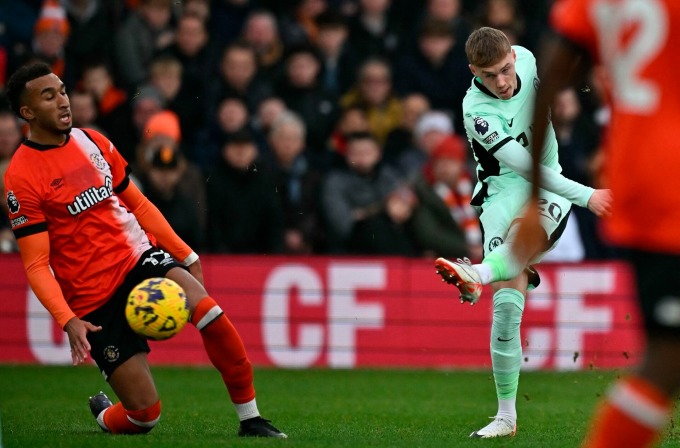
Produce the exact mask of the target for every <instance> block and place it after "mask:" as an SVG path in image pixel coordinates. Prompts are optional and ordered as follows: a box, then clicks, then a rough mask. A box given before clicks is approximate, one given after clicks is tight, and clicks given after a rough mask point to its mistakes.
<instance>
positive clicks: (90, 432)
mask: <svg viewBox="0 0 680 448" xmlns="http://www.w3.org/2000/svg"><path fill="white" fill-rule="evenodd" d="M153 371H154V376H155V379H156V385H157V387H158V389H159V391H160V394H161V399H162V402H163V413H162V418H161V421H160V423H159V424H158V426H157V427H156V428H155V429H154V430H153V431H152V432H151V433H149V434H146V435H142V436H111V435H108V434H104V433H102V432H101V431H100V430H99V428H98V426H97V424H96V422H95V421H94V418H93V417H92V415H91V414H90V411H89V409H88V406H87V397H88V396H89V395H91V394H93V393H96V392H98V391H99V390H100V389H101V390H104V391H105V392H107V393H109V394H110V395H112V394H111V390H110V389H109V388H108V385H107V384H106V383H105V382H104V380H103V379H102V377H101V376H100V375H99V373H98V372H97V370H96V369H95V368H94V367H91V366H87V367H78V368H73V367H43V366H0V417H1V424H2V439H1V440H2V446H3V448H14V447H29V448H39V447H50V448H53V447H68V448H75V447H88V448H89V447H96V448H107V447H117V448H121V447H122V448H126V447H140V446H153V447H218V446H219V447H222V446H232V447H233V446H283V445H285V446H287V447H352V448H354V447H442V446H448V447H468V446H475V447H476V446H485V447H486V446H491V447H541V448H546V447H558V448H561V447H576V446H578V445H579V442H580V440H581V437H582V436H583V433H584V431H585V426H586V423H587V421H588V418H589V416H590V414H591V412H592V409H593V406H594V405H595V403H596V402H597V400H598V397H599V396H600V395H601V394H602V393H603V392H604V391H605V390H606V387H607V384H608V383H609V382H610V381H612V380H613V379H614V378H616V376H617V372H611V371H610V372H599V371H588V372H579V373H549V372H542V373H539V372H531V373H523V374H522V376H521V379H520V393H519V396H518V412H519V416H520V418H519V422H518V423H519V430H518V433H517V436H516V437H514V438H511V439H495V440H471V439H469V438H468V434H469V433H470V432H471V431H473V430H475V429H479V428H480V427H482V426H483V425H485V424H486V423H487V422H488V420H487V417H488V416H490V415H493V414H494V413H495V411H496V404H495V393H494V387H493V381H492V379H491V375H490V372H468V371H462V372H461V371H435V370H280V369H257V370H256V374H255V383H256V387H257V391H258V405H259V407H260V411H261V412H262V414H263V415H264V416H265V417H267V418H271V419H272V420H273V423H274V424H276V425H277V426H278V427H279V428H280V429H281V430H283V431H284V432H286V433H287V434H288V436H289V439H288V440H264V439H257V440H256V439H241V438H239V437H237V436H236V431H237V427H238V422H237V418H236V414H235V413H234V411H233V408H232V407H231V404H230V403H229V400H228V397H227V394H226V390H225V389H224V387H223V385H222V383H221V379H220V377H219V375H218V374H217V373H216V372H215V371H214V370H212V369H194V368H174V367H173V368H166V367H163V368H161V367H155V368H154V369H153ZM677 417H678V415H677V414H676V416H675V418H674V419H673V420H674V421H677ZM666 436H667V437H666V441H665V442H664V444H663V445H662V446H663V447H673V446H680V429H678V428H676V427H675V426H674V424H671V426H670V428H669V430H668V432H667V435H666Z"/></svg>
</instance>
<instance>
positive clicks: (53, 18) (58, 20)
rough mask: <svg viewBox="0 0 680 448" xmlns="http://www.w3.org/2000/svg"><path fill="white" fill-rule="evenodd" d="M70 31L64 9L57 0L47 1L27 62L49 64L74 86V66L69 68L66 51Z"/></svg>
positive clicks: (34, 34)
mask: <svg viewBox="0 0 680 448" xmlns="http://www.w3.org/2000/svg"><path fill="white" fill-rule="evenodd" d="M70 30H71V29H70V26H69V23H68V19H67V18H66V11H65V10H64V8H62V7H61V5H60V4H59V3H58V2H57V1H56V0H45V2H44V3H43V6H42V8H41V10H40V16H39V17H38V20H37V21H36V22H35V26H34V31H33V44H32V52H30V53H29V55H27V61H28V60H32V61H36V60H39V61H42V62H45V63H47V64H48V65H49V66H50V68H51V69H52V72H53V73H54V74H55V75H57V76H59V78H61V79H62V80H63V81H64V83H66V84H68V85H69V86H72V85H73V82H74V78H73V73H71V70H72V69H73V66H72V65H69V66H68V67H67V65H66V52H65V49H64V48H65V46H66V41H67V40H68V36H69V33H70ZM67 68H68V69H69V70H68V71H67Z"/></svg>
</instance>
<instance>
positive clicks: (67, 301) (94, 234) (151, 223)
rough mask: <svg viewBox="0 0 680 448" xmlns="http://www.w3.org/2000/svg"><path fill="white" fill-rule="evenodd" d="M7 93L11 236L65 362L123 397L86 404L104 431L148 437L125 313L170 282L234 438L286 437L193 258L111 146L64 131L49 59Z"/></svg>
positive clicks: (62, 104)
mask: <svg viewBox="0 0 680 448" xmlns="http://www.w3.org/2000/svg"><path fill="white" fill-rule="evenodd" d="M7 97H8V99H9V102H10V105H11V107H12V109H13V110H14V112H15V113H16V114H17V115H18V116H19V117H21V118H23V119H24V120H26V122H27V123H28V126H29V131H30V134H29V137H28V139H27V140H26V141H24V142H23V144H22V145H21V146H20V147H19V148H18V149H17V151H16V153H15V154H14V156H13V157H12V160H11V162H10V165H9V167H8V169H7V172H6V174H5V187H6V191H7V203H8V206H9V216H10V220H11V224H12V229H13V231H14V234H15V236H16V238H17V241H18V244H19V249H20V251H21V258H22V261H23V263H24V266H25V268H26V275H27V277H28V280H29V283H30V285H31V288H32V289H33V291H34V292H35V294H36V296H37V297H38V299H39V300H40V301H41V303H42V304H43V305H44V306H45V308H46V309H47V310H48V311H49V312H50V314H51V315H52V316H53V317H54V319H55V320H56V321H57V322H58V324H59V325H60V327H61V328H63V329H64V331H65V332H66V333H67V335H68V339H69V343H70V345H71V356H72V361H73V364H74V365H77V364H80V363H82V362H84V361H85V359H86V358H87V356H88V353H89V354H90V355H91V356H92V358H93V359H94V361H95V362H96V363H97V366H98V367H99V369H100V370H101V372H102V374H103V375H104V377H105V378H106V380H107V381H108V382H109V384H110V385H111V388H112V389H113V390H114V392H115V393H116V395H117V396H118V398H119V400H120V401H119V402H118V403H116V404H115V405H113V404H112V403H111V401H110V400H109V399H108V398H107V397H106V395H104V394H103V393H100V394H97V395H95V396H94V397H91V398H90V409H91V410H92V413H93V414H94V415H95V417H96V418H97V422H98V423H99V425H100V426H101V428H102V429H103V430H104V431H107V432H111V433H114V434H121V433H126V434H135V433H144V432H148V431H149V430H151V428H153V427H154V426H155V425H156V423H157V422H158V420H159V418H160V413H161V404H160V399H159V396H158V392H157V391H156V387H155V385H154V381H153V377H152V375H151V372H150V369H149V365H148V362H147V353H148V352H149V346H148V344H147V342H146V340H145V339H142V338H141V337H139V336H137V335H136V334H135V333H134V332H133V331H132V330H131V329H130V327H129V325H128V324H127V321H126V319H125V313H124V309H125V303H126V298H127V295H128V294H129V292H130V290H131V289H132V288H133V287H134V286H135V285H136V284H138V283H139V282H141V281H142V280H143V279H145V278H150V277H167V278H169V279H172V280H174V281H175V282H177V283H178V284H179V285H180V286H181V287H182V288H183V289H184V291H185V292H186V295H187V298H188V301H189V308H190V311H191V322H192V323H193V324H194V325H195V326H196V328H197V329H198V330H199V331H200V334H201V337H202V339H203V343H204V346H205V350H206V352H207V354H208V356H209V358H210V360H211V361H212V363H213V365H214V366H215V367H216V368H217V369H218V370H219V371H220V373H221V375H222V379H223V380H224V383H225V384H226V387H227V390H228V392H229V396H230V398H231V401H232V402H233V403H234V406H235V408H236V412H237V414H238V416H239V420H240V427H239V431H238V434H239V435H240V436H261V437H277V438H285V437H286V435H285V434H283V433H282V432H281V431H279V430H278V429H276V428H275V427H274V426H272V425H271V424H270V423H269V421H268V420H265V419H263V418H262V417H261V416H260V414H259V411H258V409H257V404H256V401H255V389H254V387H253V370H252V365H251V364H250V361H249V360H248V356H247V354H246V351H245V348H244V346H243V342H242V341H241V338H240V336H239V335H238V333H237V332H236V329H235V328H234V327H233V325H232V324H231V322H230V321H229V319H227V317H226V316H225V315H224V313H223V312H222V310H221V309H220V307H219V305H217V303H216V302H215V300H213V299H212V298H211V297H210V296H209V295H208V293H207V292H206V290H205V288H204V287H203V276H202V272H201V263H200V261H199V259H198V255H197V254H196V253H195V252H193V251H192V250H191V248H190V247H189V246H188V245H186V244H185V243H184V242H183V241H182V240H181V239H180V238H179V237H178V236H177V235H176V234H175V232H174V231H173V230H172V228H171V227H170V225H169V224H168V222H167V221H166V220H165V218H164V217H163V215H161V213H160V212H159V211H158V209H157V208H156V207H155V206H154V205H153V204H151V202H150V201H149V200H148V199H147V198H146V197H145V196H144V195H143V194H142V193H141V192H140V191H139V189H138V188H137V187H136V186H135V185H134V183H132V182H130V178H129V177H128V174H129V168H128V166H127V163H126V162H125V160H124V159H123V158H122V157H121V156H120V154H119V153H118V151H117V150H116V148H115V146H114V145H113V143H111V142H110V141H109V140H108V139H107V138H106V137H104V136H103V135H101V134H100V133H98V132H96V131H94V130H91V129H78V128H73V127H72V124H71V111H70V104H69V99H68V95H67V94H66V90H65V87H64V83H63V82H62V81H61V80H60V79H59V78H58V77H57V76H56V75H55V74H54V73H52V71H51V70H50V68H49V67H48V66H47V65H45V64H35V65H30V66H24V67H22V68H20V69H18V70H17V71H16V72H15V73H14V74H13V75H12V77H11V78H10V79H9V81H8V83H7ZM147 233H148V234H150V235H152V239H153V240H155V242H157V246H156V245H155V244H154V243H152V242H151V241H150V239H149V237H148V236H147ZM166 251H167V252H166Z"/></svg>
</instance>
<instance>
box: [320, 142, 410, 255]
mask: <svg viewBox="0 0 680 448" xmlns="http://www.w3.org/2000/svg"><path fill="white" fill-rule="evenodd" d="M380 157H381V148H380V145H379V144H378V142H377V141H376V139H375V138H374V137H373V136H372V135H371V134H369V133H361V134H354V135H352V136H349V138H348V144H347V164H346V166H345V167H344V168H337V169H334V170H332V171H331V172H330V173H329V174H328V176H327V177H326V179H325V182H324V184H323V187H322V198H321V201H322V202H321V206H322V208H323V213H324V216H325V218H326V221H327V223H326V228H327V230H328V242H329V249H330V250H331V252H348V253H363V254H392V255H412V254H414V253H415V247H414V245H413V242H412V240H411V239H410V237H409V235H408V234H407V233H406V230H405V227H404V222H405V219H404V218H406V219H408V210H407V211H406V212H404V210H403V207H400V206H401V205H402V204H401V203H396V202H392V204H391V205H393V206H392V207H387V206H386V204H387V202H388V198H389V196H390V194H392V193H394V192H395V191H396V190H397V189H398V187H400V184H401V182H402V180H401V179H400V177H399V176H398V174H397V173H396V172H395V171H394V170H392V169H391V168H389V167H386V166H383V165H381V164H380ZM397 194H398V193H397Z"/></svg>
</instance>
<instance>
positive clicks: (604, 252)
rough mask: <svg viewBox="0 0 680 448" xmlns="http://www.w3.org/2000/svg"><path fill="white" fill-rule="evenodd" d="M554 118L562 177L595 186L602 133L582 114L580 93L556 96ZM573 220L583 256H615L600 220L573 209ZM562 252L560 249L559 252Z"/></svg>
mask: <svg viewBox="0 0 680 448" xmlns="http://www.w3.org/2000/svg"><path fill="white" fill-rule="evenodd" d="M551 119H552V123H553V127H554V129H555V137H556V138H557V144H558V146H559V151H560V165H561V166H562V174H563V175H564V176H565V177H567V178H569V179H572V180H574V181H576V182H579V183H581V184H583V185H593V184H594V183H595V182H596V180H595V175H594V174H595V173H593V171H592V165H591V164H592V160H593V158H594V156H595V154H596V151H597V150H598V148H599V132H598V129H597V128H596V125H595V123H594V122H593V121H592V120H588V119H586V117H585V116H584V115H583V113H582V108H581V103H580V100H579V98H578V94H577V92H576V90H575V89H574V88H573V87H568V88H565V89H563V90H562V91H561V92H559V93H558V94H557V96H556V97H555V101H554V103H553V106H552V108H551ZM572 221H574V222H575V223H577V224H578V237H579V238H580V240H581V241H578V244H579V245H580V246H582V251H583V252H584V253H583V254H582V255H581V257H583V255H585V257H586V258H588V259H592V260H596V259H602V258H610V257H612V256H614V255H615V254H614V252H613V250H612V249H611V248H610V247H608V246H606V245H605V244H603V242H602V241H601V239H600V238H599V237H598V227H599V224H598V219H597V217H596V216H595V215H594V214H593V213H592V212H590V211H589V210H586V209H582V208H581V207H574V208H573V210H572V213H571V216H570V218H569V224H573V222H572ZM569 224H568V225H569ZM565 233H566V232H565ZM565 236H566V235H565ZM560 241H561V240H560ZM574 245H575V246H576V244H574ZM559 249H560V248H559V246H558V247H557V248H556V250H559ZM566 256H568V255H566ZM563 258H564V257H563ZM572 258H575V257H573V256H572Z"/></svg>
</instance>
